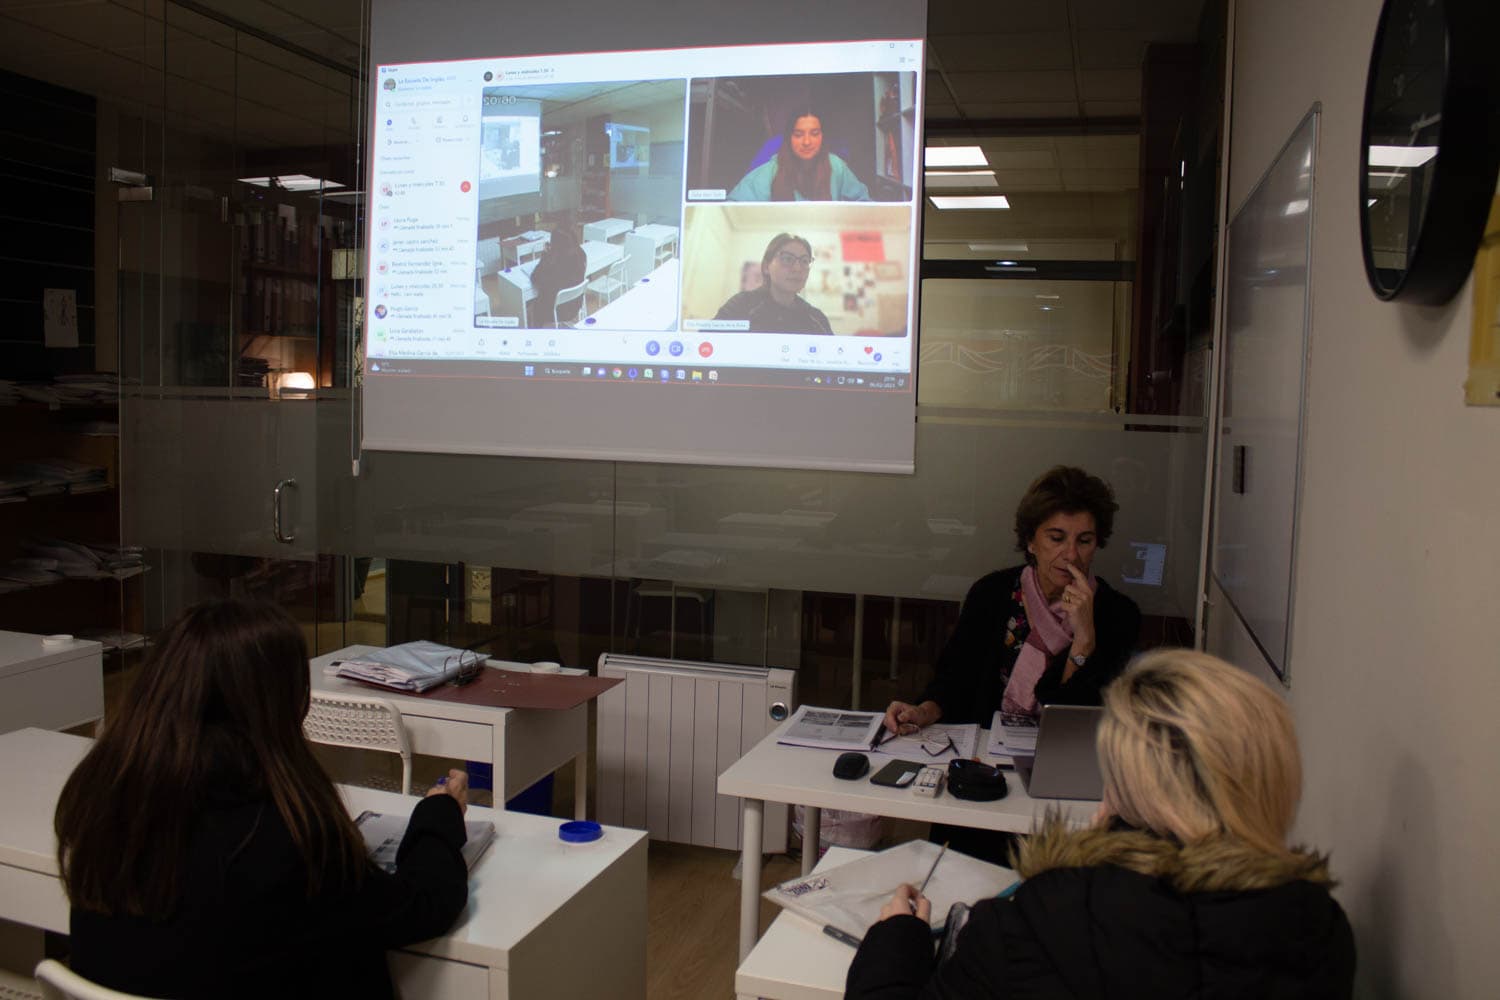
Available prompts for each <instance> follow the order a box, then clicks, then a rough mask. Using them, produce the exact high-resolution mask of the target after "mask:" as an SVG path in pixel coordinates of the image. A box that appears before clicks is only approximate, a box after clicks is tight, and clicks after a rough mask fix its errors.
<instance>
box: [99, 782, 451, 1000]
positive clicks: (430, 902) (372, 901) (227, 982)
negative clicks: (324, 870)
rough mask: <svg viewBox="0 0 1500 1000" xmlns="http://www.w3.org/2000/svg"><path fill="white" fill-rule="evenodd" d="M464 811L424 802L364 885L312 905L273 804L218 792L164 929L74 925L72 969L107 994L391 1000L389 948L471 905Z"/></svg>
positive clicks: (105, 920)
mask: <svg viewBox="0 0 1500 1000" xmlns="http://www.w3.org/2000/svg"><path fill="white" fill-rule="evenodd" d="M465 839H466V834H465V832H464V823H463V814H462V812H461V811H460V809H459V808H458V803H457V801H455V800H454V799H453V797H452V796H449V795H435V796H432V797H431V798H425V799H422V800H421V801H420V802H418V803H417V804H416V808H415V809H413V810H412V814H411V820H410V822H409V823H408V825H407V828H406V836H405V837H404V838H403V839H402V841H401V846H400V848H399V849H398V851H397V854H396V858H397V862H396V863H397V869H396V872H395V873H394V874H387V873H385V872H383V871H380V870H379V869H376V868H375V867H374V866H370V867H369V868H368V869H367V870H366V871H365V876H364V880H363V882H362V883H361V885H360V887H359V888H358V889H357V890H355V891H352V892H349V893H346V894H341V895H324V896H320V897H318V898H314V899H308V898H307V888H306V878H305V875H304V872H305V869H304V867H303V862H302V858H301V855H300V854H299V853H298V852H297V850H296V847H295V845H294V844H293V843H292V839H291V835H290V834H289V833H288V831H287V828H286V825H285V824H284V823H283V822H282V820H281V816H280V814H279V813H278V812H277V811H276V808H275V806H274V805H272V804H271V803H270V802H269V801H267V800H265V799H245V798H239V799H237V800H236V799H235V798H234V797H233V796H232V795H230V794H223V795H221V796H220V798H219V800H218V801H213V802H210V803H208V805H207V807H206V808H205V809H204V812H203V813H202V815H201V816H200V817H199V820H198V822H197V824H196V826H195V827H194V830H193V833H192V835H191V840H190V843H189V846H188V851H187V855H186V856H185V857H184V858H183V865H184V870H185V877H184V880H183V885H184V896H183V898H182V900H181V902H180V905H179V906H178V907H177V909H176V912H175V913H174V914H173V915H172V916H171V917H170V918H169V919H168V920H166V921H165V922H162V923H154V922H151V921H148V920H145V919H143V918H139V917H128V916H123V915H119V916H106V915H104V914H100V913H92V912H87V911H84V910H79V909H77V908H76V907H75V908H74V909H73V911H72V915H71V934H72V956H71V964H72V967H73V969H74V971H76V972H77V973H78V974H79V975H81V976H84V977H85V978H87V979H91V980H93V981H94V982H96V983H99V984H101V985H103V986H108V987H110V988H111V989H116V990H121V991H124V992H127V993H138V994H144V995H146V996H152V997H168V998H175V997H336V996H358V997H362V998H371V997H373V998H383V997H393V996H394V990H393V988H392V985H391V978H390V972H389V970H388V969H387V966H386V957H385V951H386V949H387V948H394V947H398V946H400V945H405V944H411V943H412V942H415V941H423V940H426V939H428V938H432V937H436V936H438V935H439V934H442V933H443V932H445V931H446V930H447V929H448V928H449V927H450V926H452V924H453V922H454V920H456V919H457V918H458V915H459V914H460V913H461V912H463V909H464V906H465V904H466V903H467V901H468V894H469V891H468V868H467V866H466V865H465V864H464V859H463V854H462V852H461V848H462V847H463V844H464V840H465Z"/></svg>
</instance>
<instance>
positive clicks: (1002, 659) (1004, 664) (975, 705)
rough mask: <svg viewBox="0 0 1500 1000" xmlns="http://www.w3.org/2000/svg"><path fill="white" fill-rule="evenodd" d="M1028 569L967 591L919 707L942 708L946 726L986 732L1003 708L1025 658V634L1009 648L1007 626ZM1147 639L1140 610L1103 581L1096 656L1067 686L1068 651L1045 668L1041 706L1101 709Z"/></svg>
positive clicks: (1002, 573)
mask: <svg viewBox="0 0 1500 1000" xmlns="http://www.w3.org/2000/svg"><path fill="white" fill-rule="evenodd" d="M1023 569H1025V567H1024V566H1012V567H1011V568H1009V569H1002V570H997V571H996V572H994V573H990V574H989V575H988V576H984V577H981V578H980V579H979V580H978V581H977V582H976V583H975V584H974V586H972V587H970V588H969V593H968V596H966V597H965V598H964V603H963V607H962V608H961V609H960V610H959V613H958V626H957V627H956V628H955V629H954V630H953V635H952V636H950V637H949V639H948V643H947V645H945V646H944V647H943V652H942V655H941V656H939V657H938V662H937V667H936V669H935V670H934V673H933V678H932V683H931V684H929V685H928V686H927V690H926V691H924V692H923V693H922V696H921V697H920V698H919V699H917V700H918V701H919V702H921V701H927V700H932V701H935V702H937V703H938V704H939V705H941V706H942V709H943V719H942V721H943V722H977V723H979V725H981V726H988V725H989V724H990V720H991V719H992V718H993V717H994V715H995V710H996V709H998V708H999V707H1000V699H1001V696H1002V695H1003V694H1004V693H1005V682H1006V681H1007V680H1008V679H1009V678H1010V671H1011V668H1012V667H1014V666H1015V662H1016V657H1017V656H1018V655H1019V654H1020V652H1021V644H1022V642H1024V640H1025V633H1024V632H1023V633H1021V634H1020V635H1018V636H1016V640H1017V641H1016V642H1015V643H1014V644H1013V645H1010V646H1007V645H1006V644H1005V633H1006V623H1007V622H1008V621H1009V619H1010V617H1011V615H1012V614H1014V612H1015V609H1016V601H1014V600H1013V599H1012V596H1011V595H1013V594H1014V593H1015V592H1016V590H1017V589H1018V588H1019V587H1020V583H1021V571H1022V570H1023ZM1140 631H1141V609H1140V608H1138V607H1136V604H1135V602H1134V601H1132V600H1131V599H1130V598H1128V597H1126V596H1125V595H1124V594H1122V593H1120V592H1119V591H1118V590H1115V589H1114V588H1113V587H1111V586H1110V585H1109V584H1107V583H1105V582H1104V581H1103V580H1100V581H1099V589H1098V590H1097V591H1096V592H1095V594H1094V638H1095V644H1094V652H1093V654H1092V655H1090V656H1089V658H1088V662H1087V663H1085V664H1084V665H1083V666H1082V667H1080V668H1079V669H1078V670H1077V671H1075V672H1074V674H1073V676H1072V677H1070V678H1068V681H1067V683H1063V680H1062V675H1063V668H1064V667H1065V666H1066V665H1067V659H1068V651H1067V650H1063V651H1062V652H1061V653H1058V654H1057V655H1056V656H1054V657H1052V658H1051V659H1050V660H1048V662H1047V670H1046V672H1045V673H1043V674H1042V676H1041V678H1040V679H1039V680H1038V681H1037V685H1036V698H1037V701H1038V702H1040V703H1043V704H1053V703H1056V704H1063V705H1097V704H1099V703H1100V692H1101V691H1103V690H1104V688H1105V687H1107V686H1108V685H1109V682H1110V681H1112V680H1114V679H1115V678H1116V677H1118V676H1119V675H1120V672H1121V671H1122V670H1124V669H1125V664H1126V663H1127V662H1128V661H1129V659H1130V656H1131V653H1132V652H1134V650H1135V643H1136V639H1137V638H1138V636H1139V635H1140Z"/></svg>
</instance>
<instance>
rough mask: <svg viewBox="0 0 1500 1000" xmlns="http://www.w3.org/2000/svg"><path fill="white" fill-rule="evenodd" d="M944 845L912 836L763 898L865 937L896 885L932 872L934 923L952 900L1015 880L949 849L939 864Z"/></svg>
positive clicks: (973, 897)
mask: <svg viewBox="0 0 1500 1000" xmlns="http://www.w3.org/2000/svg"><path fill="white" fill-rule="evenodd" d="M941 850H942V846H941V845H940V844H934V843H932V842H930V841H926V840H913V841H908V842H907V843H905V844H900V845H898V846H896V847H892V848H889V849H887V850H884V851H880V852H878V853H876V854H871V855H868V856H867V857H863V858H860V859H859V860H858V861H851V862H849V863H848V864H844V865H839V866H838V867H837V868H830V869H828V870H827V871H823V872H816V873H814V874H811V875H805V876H801V877H798V878H794V879H789V880H787V881H785V882H782V883H781V884H780V885H776V886H773V887H771V888H770V889H768V890H766V892H765V894H764V895H765V897H766V898H767V899H769V900H770V901H771V902H773V903H775V904H777V905H778V906H780V907H782V908H784V909H787V910H791V911H792V912H793V913H796V914H798V915H799V916H802V917H805V918H807V919H808V920H811V921H812V922H813V923H815V924H818V925H820V926H821V925H825V924H826V925H828V926H831V927H836V928H838V929H839V930H841V931H843V932H844V933H846V934H849V935H851V936H853V937H855V938H863V937H864V936H865V932H866V931H868V930H869V929H870V925H871V924H873V923H875V922H876V921H877V920H879V919H880V910H881V907H883V906H885V904H886V903H887V902H888V901H889V900H890V898H891V896H892V894H894V893H895V891H896V889H897V887H898V886H901V885H903V884H909V885H921V884H922V879H923V878H925V877H926V876H927V873H928V871H929V870H931V871H932V880H931V881H929V882H928V883H927V890H926V892H925V893H923V895H925V896H926V897H927V898H928V899H929V900H931V902H932V917H931V921H930V922H931V924H932V925H933V926H934V927H941V926H942V925H943V923H944V921H946V920H947V918H948V910H949V908H950V907H952V905H953V904H954V903H976V902H978V901H979V900H981V899H987V898H989V897H991V896H994V895H996V894H998V893H999V892H1000V891H1001V890H1002V889H1005V888H1006V887H1007V886H1009V885H1011V884H1012V883H1014V882H1015V880H1016V873H1015V872H1013V871H1011V870H1010V869H1009V868H1002V867H1000V866H999V865H994V864H990V863H989V862H987V861H979V860H977V859H975V858H971V857H969V856H968V855H966V854H960V853H959V852H957V851H953V850H950V851H948V853H947V854H945V855H943V860H942V862H941V863H939V864H938V866H937V868H935V869H934V868H933V867H932V863H933V862H934V861H936V860H937V857H938V852H939V851H941Z"/></svg>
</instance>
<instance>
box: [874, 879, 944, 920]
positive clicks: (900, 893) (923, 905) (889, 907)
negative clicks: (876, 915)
mask: <svg viewBox="0 0 1500 1000" xmlns="http://www.w3.org/2000/svg"><path fill="white" fill-rule="evenodd" d="M905 916H914V917H918V918H920V919H922V920H927V921H931V919H932V901H931V900H929V899H928V898H927V897H926V896H924V895H922V894H921V893H920V892H918V891H917V890H916V889H914V888H913V887H912V886H909V885H903V886H902V887H901V888H899V889H897V890H896V894H895V895H894V896H892V897H891V898H890V902H888V903H886V904H885V906H884V907H882V908H881V910H880V919H881V920H889V919H891V918H892V917H905Z"/></svg>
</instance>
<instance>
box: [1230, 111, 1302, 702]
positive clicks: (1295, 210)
mask: <svg viewBox="0 0 1500 1000" xmlns="http://www.w3.org/2000/svg"><path fill="white" fill-rule="evenodd" d="M1318 117H1319V109H1318V107H1317V106H1314V107H1313V109H1312V110H1311V111H1309V112H1308V114H1307V116H1306V117H1305V118H1303V119H1302V121H1301V123H1300V124H1299V125H1298V126H1297V128H1296V130H1295V131H1294V132H1293V133H1292V136H1291V138H1290V139H1288V140H1287V143H1286V145H1285V146H1284V147H1283V148H1282V150H1281V153H1280V155H1278V156H1277V158H1276V161H1275V162H1274V163H1273V164H1272V165H1271V168H1270V169H1269V170H1268V171H1267V172H1266V174H1265V176H1264V177H1262V178H1261V180H1260V183H1259V184H1257V185H1256V186H1255V188H1254V189H1253V190H1252V191H1251V192H1250V195H1249V197H1247V198H1246V199H1245V202H1244V204H1243V205H1242V206H1241V207H1240V209H1239V211H1238V212H1236V213H1235V215H1234V219H1233V221H1231V222H1230V224H1229V243H1228V263H1227V274H1226V278H1225V298H1224V378H1223V392H1222V393H1221V396H1220V410H1219V417H1220V437H1219V448H1218V451H1217V457H1216V459H1215V469H1214V541H1213V550H1212V554H1211V562H1212V573H1213V577H1214V579H1215V580H1216V581H1217V582H1218V584H1219V587H1220V589H1221V590H1222V591H1223V592H1224V595H1225V596H1226V597H1227V598H1228V600H1229V602H1230V605H1231V607H1232V609H1233V611H1234V613H1235V614H1236V615H1238V616H1239V618H1240V620H1241V621H1242V622H1243V623H1244V625H1245V628H1246V629H1247V630H1248V631H1249V633H1250V635H1251V637H1252V638H1253V639H1254V640H1255V643H1256V645H1257V646H1259V647H1260V651H1261V653H1263V654H1264V655H1265V657H1266V660H1267V661H1268V662H1269V663H1270V665H1271V667H1272V668H1273V669H1274V670H1275V671H1276V673H1277V674H1278V675H1279V676H1280V677H1281V679H1282V681H1283V682H1285V681H1287V680H1289V677H1290V652H1291V650H1290V643H1291V619H1292V599H1293V593H1292V590H1293V571H1294V566H1293V558H1294V554H1295V548H1296V536H1297V505H1298V494H1299V489H1300V485H1301V466H1302V436H1303V414H1304V401H1305V393H1306V380H1307V355H1308V329H1309V321H1310V313H1311V297H1310V294H1309V289H1308V270H1309V266H1310V264H1311V261H1312V217H1313V206H1314V197H1313V195H1314V185H1313V172H1314V168H1315V165H1316V163H1317V144H1318Z"/></svg>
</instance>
